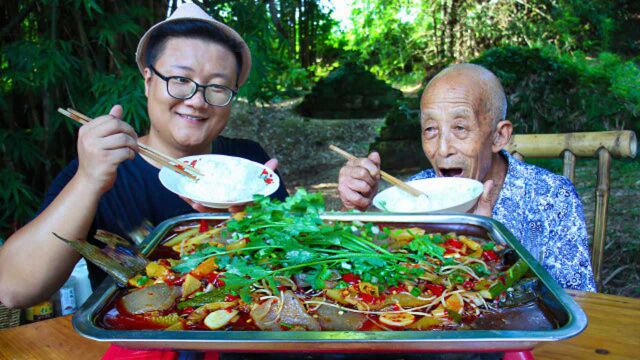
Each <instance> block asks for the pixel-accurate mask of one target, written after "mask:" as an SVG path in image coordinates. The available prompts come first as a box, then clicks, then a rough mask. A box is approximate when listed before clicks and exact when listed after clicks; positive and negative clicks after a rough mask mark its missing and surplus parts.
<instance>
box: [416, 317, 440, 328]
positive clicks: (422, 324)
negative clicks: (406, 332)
mask: <svg viewBox="0 0 640 360" xmlns="http://www.w3.org/2000/svg"><path fill="white" fill-rule="evenodd" d="M440 324H442V319H438V318H436V317H431V316H424V317H422V318H421V319H420V320H418V321H416V322H414V323H413V324H411V326H409V327H410V328H411V329H413V330H419V331H424V330H429V329H431V328H433V327H435V326H438V325H440Z"/></svg>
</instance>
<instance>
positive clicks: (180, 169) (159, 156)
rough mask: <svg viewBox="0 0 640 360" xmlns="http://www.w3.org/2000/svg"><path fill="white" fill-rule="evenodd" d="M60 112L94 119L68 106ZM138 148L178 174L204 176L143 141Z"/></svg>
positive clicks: (81, 120)
mask: <svg viewBox="0 0 640 360" xmlns="http://www.w3.org/2000/svg"><path fill="white" fill-rule="evenodd" d="M58 112H59V113H61V114H62V115H64V116H66V117H68V118H70V119H72V120H74V121H76V122H78V123H80V124H86V123H88V122H89V121H91V120H93V119H92V118H90V117H88V116H87V115H84V114H82V113H80V112H78V111H76V110H74V109H71V108H67V109H66V110H65V109H62V108H58ZM138 149H139V152H140V153H141V154H144V155H145V156H147V157H149V158H151V159H153V160H154V161H157V162H158V163H160V164H161V165H163V166H166V167H167V168H169V169H171V170H173V171H175V172H177V173H178V174H181V175H184V176H186V177H188V178H190V179H191V180H194V181H197V180H198V177H199V176H203V175H202V173H201V172H200V171H198V170H196V168H194V167H193V166H190V165H188V164H184V163H182V162H181V161H180V160H178V159H175V158H172V157H171V156H168V155H165V154H163V153H161V152H159V151H158V150H154V149H153V148H150V147H148V146H146V145H145V144H143V143H141V142H138Z"/></svg>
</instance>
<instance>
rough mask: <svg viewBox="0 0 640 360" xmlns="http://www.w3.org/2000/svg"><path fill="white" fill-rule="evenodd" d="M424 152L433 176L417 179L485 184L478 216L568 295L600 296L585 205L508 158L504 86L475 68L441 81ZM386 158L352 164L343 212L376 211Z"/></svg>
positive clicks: (429, 90) (425, 103) (453, 71)
mask: <svg viewBox="0 0 640 360" xmlns="http://www.w3.org/2000/svg"><path fill="white" fill-rule="evenodd" d="M420 109H421V115H420V123H421V127H422V148H423V150H424V153H425V155H426V156H427V158H428V159H429V161H430V162H431V164H432V166H433V169H429V170H424V171H422V172H420V173H418V174H416V175H414V176H413V177H412V178H411V179H412V180H414V179H424V178H431V177H435V176H461V177H468V178H472V179H476V180H479V181H482V182H483V183H484V193H483V194H482V196H481V197H480V199H479V201H478V203H477V204H476V207H475V209H474V212H475V213H476V214H479V215H484V216H493V218H494V219H496V220H498V221H500V222H502V223H503V224H504V225H505V226H506V227H507V228H508V229H509V230H510V231H511V232H512V233H513V234H514V235H515V236H516V238H517V239H518V240H519V241H520V242H521V243H522V244H523V245H524V247H525V248H527V250H529V252H531V254H532V255H533V256H534V257H536V258H537V259H538V261H540V262H541V263H542V265H543V266H544V267H545V269H547V271H549V273H550V274H551V275H552V276H553V277H554V278H555V280H556V281H557V282H558V283H559V284H560V285H561V286H562V287H564V288H570V289H579V290H589V291H595V284H594V280H593V272H592V270H591V264H590V259H589V249H588V242H587V231H586V227H585V222H584V213H583V210H582V204H581V203H580V199H579V198H578V196H577V194H576V192H575V189H574V187H573V185H572V184H571V182H570V181H569V180H568V179H567V178H565V177H562V176H558V175H555V174H553V173H550V172H548V171H546V170H544V169H541V168H538V167H535V166H533V165H529V164H525V163H523V162H520V161H518V160H516V159H515V158H513V157H512V156H511V155H510V154H509V153H508V152H507V151H505V150H503V148H504V146H505V145H507V143H508V142H509V139H510V137H511V132H512V129H513V128H512V125H511V123H510V122H509V121H508V120H506V112H507V99H506V96H505V94H504V90H503V88H502V85H501V84H500V80H498V78H497V77H496V76H495V75H494V74H493V73H492V72H490V71H489V70H487V69H485V68H483V67H481V66H478V65H473V64H458V65H453V66H450V67H448V68H446V69H445V70H443V71H442V72H440V73H439V74H438V75H436V76H435V77H434V78H433V79H432V80H431V81H430V82H429V84H428V85H427V87H426V89H425V90H424V93H423V94H422V99H421V101H420ZM380 163H381V159H380V155H379V154H378V153H376V152H373V153H371V154H369V156H368V157H367V158H360V159H357V160H351V161H349V162H348V163H347V164H346V165H345V166H344V167H343V168H342V169H341V170H340V177H339V186H338V190H339V192H340V198H341V200H342V202H343V204H344V206H345V207H346V208H348V209H353V208H357V209H359V210H364V209H366V208H368V207H369V205H371V201H372V199H373V196H374V195H375V194H376V192H377V189H378V182H379V180H380Z"/></svg>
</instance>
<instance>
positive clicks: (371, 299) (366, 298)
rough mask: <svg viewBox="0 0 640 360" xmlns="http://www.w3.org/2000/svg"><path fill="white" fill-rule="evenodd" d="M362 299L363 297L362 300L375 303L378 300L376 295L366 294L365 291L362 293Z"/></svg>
mask: <svg viewBox="0 0 640 360" xmlns="http://www.w3.org/2000/svg"><path fill="white" fill-rule="evenodd" d="M360 299H362V301H364V302H367V303H370V304H373V303H374V302H375V301H376V297H375V296H373V295H369V294H365V293H360Z"/></svg>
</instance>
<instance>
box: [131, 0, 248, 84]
mask: <svg viewBox="0 0 640 360" xmlns="http://www.w3.org/2000/svg"><path fill="white" fill-rule="evenodd" d="M185 19H187V20H193V21H205V22H208V23H210V24H212V25H213V26H215V27H216V28H218V29H220V30H221V31H222V32H224V33H225V34H227V35H228V36H230V37H231V38H232V39H234V40H236V41H238V43H240V46H241V53H242V69H240V76H239V77H238V86H241V85H242V84H244V83H245V81H247V78H248V77H249V71H250V70H251V51H250V50H249V47H248V46H247V43H246V42H245V41H244V40H243V39H242V37H241V36H240V34H238V33H237V32H236V31H235V30H233V29H232V28H230V27H229V26H227V25H225V24H223V23H221V22H219V21H217V20H215V19H214V18H212V17H211V16H209V14H207V13H206V12H204V10H202V9H201V8H200V7H199V6H198V5H196V4H192V3H186V4H182V5H180V6H179V7H178V8H177V9H176V11H174V12H173V14H171V16H169V17H168V18H167V19H166V20H163V21H161V22H159V23H157V24H155V25H153V26H152V27H151V28H150V29H149V30H147V32H146V33H144V35H142V38H140V42H139V43H138V49H137V50H136V62H137V63H138V69H140V72H141V73H143V74H144V69H145V68H146V67H147V64H146V59H145V53H146V52H147V43H148V42H149V38H150V37H151V34H153V32H154V31H155V30H156V29H157V28H158V27H159V26H160V25H162V24H165V23H167V22H170V21H176V20H185Z"/></svg>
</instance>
